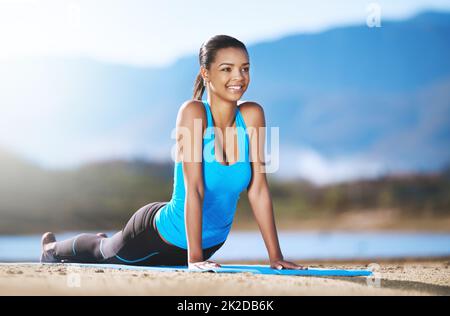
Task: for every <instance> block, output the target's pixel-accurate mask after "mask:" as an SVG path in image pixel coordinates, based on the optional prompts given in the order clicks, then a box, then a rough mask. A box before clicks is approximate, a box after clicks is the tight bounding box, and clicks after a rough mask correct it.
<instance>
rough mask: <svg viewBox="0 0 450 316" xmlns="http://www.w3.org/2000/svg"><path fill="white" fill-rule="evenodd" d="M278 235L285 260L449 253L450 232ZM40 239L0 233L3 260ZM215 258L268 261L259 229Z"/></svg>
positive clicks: (29, 253) (30, 257)
mask: <svg viewBox="0 0 450 316" xmlns="http://www.w3.org/2000/svg"><path fill="white" fill-rule="evenodd" d="M113 233H114V232H109V233H108V235H109V236H111V235H112V234H113ZM76 234H78V233H65V234H57V238H58V240H63V239H65V238H70V237H72V236H75V235H76ZM278 237H279V240H280V245H281V249H282V252H283V255H284V257H285V259H286V260H302V259H303V260H306V259H308V260H314V259H349V260H350V259H373V260H375V259H377V258H404V257H441V256H450V234H447V233H403V232H402V233H400V232H367V233H363V232H341V231H334V232H283V231H281V232H279V235H278ZM40 239H41V236H40V235H27V236H7V235H4V236H1V235H0V261H4V262H13V261H15V262H20V261H22V262H25V261H31V262H35V261H38V258H39V255H40ZM212 259H213V260H217V261H221V260H224V261H225V260H226V261H228V260H232V261H235V260H242V261H243V260H268V255H267V250H266V248H265V246H264V241H263V239H262V236H261V234H260V233H259V232H258V231H252V232H231V234H230V235H229V236H228V239H227V241H226V242H225V244H224V245H223V246H222V248H221V249H219V251H218V252H217V253H216V254H215V255H214V256H213V257H212Z"/></svg>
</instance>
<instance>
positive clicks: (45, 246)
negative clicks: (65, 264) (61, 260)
mask: <svg viewBox="0 0 450 316" xmlns="http://www.w3.org/2000/svg"><path fill="white" fill-rule="evenodd" d="M55 242H56V237H55V234H53V233H52V232H46V233H45V234H43V235H42V239H41V260H40V261H41V262H58V260H56V259H55V257H54V245H55Z"/></svg>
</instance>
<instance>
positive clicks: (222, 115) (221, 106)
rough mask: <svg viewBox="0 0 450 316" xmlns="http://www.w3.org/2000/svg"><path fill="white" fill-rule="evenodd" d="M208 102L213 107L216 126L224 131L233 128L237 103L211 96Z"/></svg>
mask: <svg viewBox="0 0 450 316" xmlns="http://www.w3.org/2000/svg"><path fill="white" fill-rule="evenodd" d="M207 100H208V104H209V105H210V107H211V112H212V115H213V117H214V123H215V125H216V126H217V127H219V128H222V129H224V128H226V127H229V126H232V125H233V122H234V119H235V115H236V109H237V102H236V101H231V102H230V101H226V100H223V99H221V98H219V97H217V96H214V95H209V94H208V98H207Z"/></svg>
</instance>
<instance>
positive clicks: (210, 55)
mask: <svg viewBox="0 0 450 316" xmlns="http://www.w3.org/2000/svg"><path fill="white" fill-rule="evenodd" d="M228 47H235V48H240V49H243V50H244V51H245V53H246V54H247V56H248V51H247V48H246V47H245V45H244V43H242V42H241V41H239V40H238V39H236V38H234V37H231V36H228V35H215V36H213V37H211V38H210V39H208V40H207V41H206V42H204V43H203V44H202V46H201V47H200V52H199V53H198V62H199V64H200V66H203V67H205V68H206V69H209V67H210V65H211V63H212V62H214V59H215V58H216V55H217V51H218V50H219V49H222V48H228ZM204 91H205V87H204V86H203V78H202V75H201V72H199V73H198V75H197V78H196V79H195V83H194V95H193V97H192V98H193V99H194V100H201V99H202V96H203V92H204Z"/></svg>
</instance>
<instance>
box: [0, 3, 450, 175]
mask: <svg viewBox="0 0 450 316" xmlns="http://www.w3.org/2000/svg"><path fill="white" fill-rule="evenodd" d="M371 4H375V5H376V7H378V8H379V9H380V14H381V25H382V23H383V20H391V19H405V18H408V17H410V16H413V15H415V14H417V13H418V12H421V11H423V10H433V9H434V10H447V11H448V10H450V1H448V0H445V1H443V0H429V1H423V0H383V1H364V0H342V1H321V0H317V1H303V0H279V1H276V2H275V1H273V0H270V1H269V0H228V1H211V0H210V1H202V0H188V1H187V0H164V1H151V0H145V1H144V0H126V1H119V0H86V1H85V0H0V60H8V59H13V58H17V57H22V56H26V57H40V56H58V57H73V58H80V57H84V58H90V59H95V60H98V61H101V62H107V63H118V64H124V65H130V66H153V67H155V66H156V67H165V66H167V65H168V64H170V63H173V62H175V61H176V60H177V59H178V58H180V57H183V56H186V55H192V54H198V49H199V47H200V45H201V44H202V43H203V42H204V41H205V40H207V39H208V38H209V37H211V36H213V35H216V34H228V35H231V36H234V37H236V38H238V39H240V40H241V41H243V42H244V43H245V44H246V45H247V46H250V45H252V44H254V43H259V42H264V41H269V40H273V39H277V38H281V37H284V36H287V35H290V34H298V33H309V32H320V31H323V30H326V29H330V28H334V27H339V26H344V25H354V24H365V23H366V21H367V18H368V16H369V14H370V9H369V8H373V5H372V6H371ZM0 71H7V70H5V69H3V70H2V69H0ZM14 76H16V77H17V76H18V74H15V73H11V74H10V78H12V79H14ZM0 89H1V83H0ZM19 90H20V87H18V88H17V91H19ZM0 92H1V90H0ZM51 106H52V105H47V104H43V105H40V106H39V107H35V108H29V107H28V108H26V109H24V108H19V107H17V108H8V109H6V108H5V107H3V108H2V104H1V100H0V132H3V133H5V134H6V133H10V134H11V124H13V126H14V122H13V121H11V122H5V120H3V122H2V117H8V116H7V115H2V113H3V114H5V113H6V112H5V111H7V113H9V117H20V118H23V113H26V114H27V117H29V122H28V123H27V124H29V125H27V126H29V127H31V126H30V125H32V124H34V122H35V121H38V118H40V117H42V119H43V120H42V122H41V123H42V124H44V123H43V122H44V121H45V120H44V119H47V120H49V117H51V113H53V112H52V111H53V110H54V113H53V114H55V113H56V114H58V113H59V112H58V109H51V108H45V107H51ZM56 114H55V115H56ZM21 122H22V123H23V121H22V120H21ZM20 126H22V125H20ZM25 132H26V130H25ZM15 136H16V138H15V141H13V140H11V143H14V144H15V146H16V147H14V148H15V149H17V151H18V152H19V153H21V154H24V155H25V154H26V156H28V157H35V158H36V157H37V156H38V155H37V152H36V150H33V148H34V144H32V143H30V142H28V143H27V141H26V140H23V141H16V140H17V137H19V133H18V132H16V133H15ZM28 141H30V140H28ZM110 141H111V139H107V140H105V144H109V142H110ZM85 145H86V146H87V147H88V148H89V146H91V147H92V146H94V143H92V144H85ZM95 146H96V147H98V144H95ZM35 147H39V146H38V145H36V146H35ZM122 147H124V146H123V145H122V146H121V148H122ZM83 148H84V149H85V150H84V152H83V151H82V150H81V149H80V150H79V152H78V151H77V152H78V153H79V156H77V157H73V159H77V160H79V161H81V160H82V158H83V157H85V158H86V157H90V156H89V150H86V148H85V147H83ZM19 149H20V150H19ZM299 150H300V152H298V151H299ZM39 154H42V153H39ZM103 154H107V152H106V151H105V152H103ZM48 155H49V156H51V153H48ZM284 156H286V157H287V158H286V159H288V158H289V159H291V158H292V157H294V159H295V160H296V161H297V160H298V168H299V170H300V169H301V170H304V171H306V173H305V174H303V175H304V176H305V177H307V178H310V179H312V180H313V181H315V182H317V183H327V182H329V181H338V180H344V179H346V178H348V177H355V178H356V177H360V176H365V175H367V176H371V175H373V174H375V173H377V172H378V170H379V168H380V166H378V165H376V164H373V163H372V162H367V161H364V160H361V159H360V158H358V157H356V158H352V159H347V160H337V161H330V160H328V159H327V157H324V156H321V155H320V153H317V152H314V151H313V150H312V149H311V148H303V149H298V148H297V149H295V150H293V151H292V152H291V153H290V154H285V155H284ZM36 159H37V158H36ZM54 159H57V157H56V156H55V157H54ZM68 160H69V159H60V161H64V162H65V163H66V162H67V161H68ZM47 162H48V161H47ZM40 164H41V165H46V163H45V162H44V161H40ZM52 165H53V166H55V165H56V163H52ZM64 167H65V165H64ZM308 172H309V173H308Z"/></svg>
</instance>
